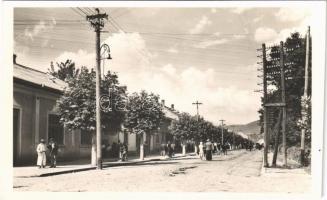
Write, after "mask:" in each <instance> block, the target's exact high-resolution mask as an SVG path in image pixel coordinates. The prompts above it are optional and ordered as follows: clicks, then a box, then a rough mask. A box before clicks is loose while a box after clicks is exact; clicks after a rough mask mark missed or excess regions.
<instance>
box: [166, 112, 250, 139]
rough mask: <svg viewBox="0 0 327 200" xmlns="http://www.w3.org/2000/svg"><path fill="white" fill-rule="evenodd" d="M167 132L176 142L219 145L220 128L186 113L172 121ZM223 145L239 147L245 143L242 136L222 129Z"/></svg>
mask: <svg viewBox="0 0 327 200" xmlns="http://www.w3.org/2000/svg"><path fill="white" fill-rule="evenodd" d="M169 132H170V133H171V134H172V135H173V136H175V137H176V138H177V139H178V140H184V141H185V140H192V141H195V142H200V141H205V140H207V139H210V140H211V141H214V142H217V143H220V142H221V138H222V129H221V127H218V126H215V125H214V124H213V123H211V122H209V121H206V120H205V119H204V118H202V117H199V119H197V117H196V116H191V115H189V114H188V113H181V114H180V115H179V118H178V120H173V121H172V123H171V125H170V126H169ZM223 132H224V143H229V144H233V142H234V144H235V145H240V144H243V143H244V142H247V139H245V138H243V137H242V136H240V135H238V134H235V133H233V132H230V131H228V129H226V128H223Z"/></svg>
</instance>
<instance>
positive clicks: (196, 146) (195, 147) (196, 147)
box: [194, 143, 198, 154]
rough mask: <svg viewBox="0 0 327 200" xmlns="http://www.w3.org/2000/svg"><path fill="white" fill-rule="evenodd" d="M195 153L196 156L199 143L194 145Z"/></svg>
mask: <svg viewBox="0 0 327 200" xmlns="http://www.w3.org/2000/svg"><path fill="white" fill-rule="evenodd" d="M194 153H195V154H197V153H198V145H197V143H194Z"/></svg>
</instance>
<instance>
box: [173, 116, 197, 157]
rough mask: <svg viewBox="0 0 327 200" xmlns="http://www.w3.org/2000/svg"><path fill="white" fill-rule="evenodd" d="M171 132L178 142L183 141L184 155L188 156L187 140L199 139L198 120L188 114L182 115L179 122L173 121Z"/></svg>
mask: <svg viewBox="0 0 327 200" xmlns="http://www.w3.org/2000/svg"><path fill="white" fill-rule="evenodd" d="M169 131H170V133H171V134H172V135H173V136H175V137H176V138H177V139H178V140H181V141H182V148H183V151H182V152H183V155H185V154H186V149H185V145H186V140H194V139H195V138H198V137H199V135H198V126H197V119H196V117H192V116H191V115H189V114H188V113H181V114H180V115H179V118H178V120H173V121H172V123H171V125H170V126H169Z"/></svg>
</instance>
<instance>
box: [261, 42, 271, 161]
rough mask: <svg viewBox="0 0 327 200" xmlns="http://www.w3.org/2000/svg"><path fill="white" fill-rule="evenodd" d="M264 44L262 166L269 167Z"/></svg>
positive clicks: (264, 50)
mask: <svg viewBox="0 0 327 200" xmlns="http://www.w3.org/2000/svg"><path fill="white" fill-rule="evenodd" d="M266 61H267V60H266V44H262V67H263V105H264V106H263V137H264V142H265V146H264V149H263V166H264V167H269V164H268V145H269V141H268V138H269V137H268V121H267V120H268V113H267V110H268V109H267V106H266V103H267V63H266Z"/></svg>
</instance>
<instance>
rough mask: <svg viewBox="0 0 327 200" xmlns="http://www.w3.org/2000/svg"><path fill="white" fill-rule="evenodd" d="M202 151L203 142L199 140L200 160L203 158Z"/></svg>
mask: <svg viewBox="0 0 327 200" xmlns="http://www.w3.org/2000/svg"><path fill="white" fill-rule="evenodd" d="M203 156H204V152H203V142H200V144H199V157H200V159H201V160H203Z"/></svg>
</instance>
